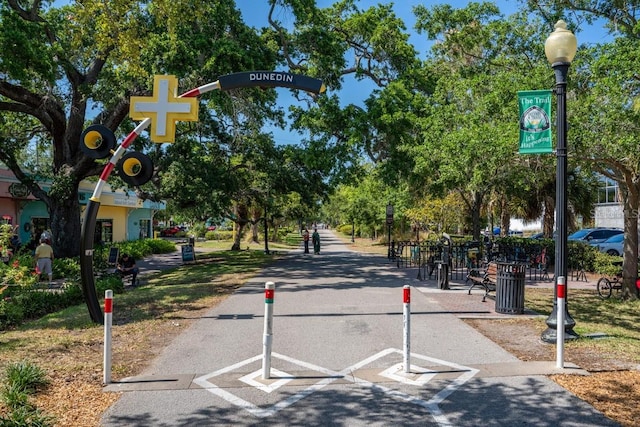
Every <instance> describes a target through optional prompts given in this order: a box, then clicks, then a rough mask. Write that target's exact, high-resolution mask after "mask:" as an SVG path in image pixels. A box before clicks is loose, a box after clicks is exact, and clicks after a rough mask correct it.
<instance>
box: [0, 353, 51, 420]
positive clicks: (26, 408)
mask: <svg viewBox="0 0 640 427" xmlns="http://www.w3.org/2000/svg"><path fill="white" fill-rule="evenodd" d="M47 385H49V380H48V379H47V378H46V373H45V371H44V370H42V369H41V368H40V367H38V366H37V365H35V364H33V363H31V362H17V363H12V364H10V365H8V366H7V368H6V370H5V374H4V378H3V384H2V390H1V392H0V399H2V402H3V403H4V404H5V405H6V407H7V408H8V409H9V412H8V413H5V414H4V415H2V416H0V426H34V427H46V426H52V425H53V424H54V422H55V419H54V418H53V417H51V416H50V415H47V414H45V413H43V412H42V411H41V410H39V409H38V408H36V407H35V406H33V405H32V404H31V403H30V402H29V396H30V395H33V394H35V393H36V392H37V391H39V390H40V389H42V388H44V387H46V386H47Z"/></svg>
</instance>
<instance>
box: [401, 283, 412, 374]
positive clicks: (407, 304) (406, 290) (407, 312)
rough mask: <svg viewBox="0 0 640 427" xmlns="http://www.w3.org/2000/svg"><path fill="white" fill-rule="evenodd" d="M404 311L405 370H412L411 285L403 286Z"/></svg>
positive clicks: (403, 342) (403, 344)
mask: <svg viewBox="0 0 640 427" xmlns="http://www.w3.org/2000/svg"><path fill="white" fill-rule="evenodd" d="M402 297H403V312H402V324H403V326H404V328H403V329H404V337H403V340H402V349H403V354H404V358H403V364H404V372H406V373H409V372H411V286H409V285H404V286H403V287H402Z"/></svg>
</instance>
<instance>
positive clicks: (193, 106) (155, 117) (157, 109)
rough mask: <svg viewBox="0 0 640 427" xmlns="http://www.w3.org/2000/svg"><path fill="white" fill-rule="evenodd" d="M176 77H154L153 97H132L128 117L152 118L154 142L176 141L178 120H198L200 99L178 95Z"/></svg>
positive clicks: (137, 118) (152, 138)
mask: <svg viewBox="0 0 640 427" xmlns="http://www.w3.org/2000/svg"><path fill="white" fill-rule="evenodd" d="M177 93H178V79H177V78H176V76H154V77H153V96H132V97H131V102H130V107H129V116H130V117H131V118H132V119H133V120H144V119H146V118H150V119H151V140H152V141H153V142H174V141H175V138H176V122H177V121H178V120H181V121H189V122H195V121H198V100H197V99H196V98H178V95H177Z"/></svg>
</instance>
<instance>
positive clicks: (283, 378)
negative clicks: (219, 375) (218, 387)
mask: <svg viewBox="0 0 640 427" xmlns="http://www.w3.org/2000/svg"><path fill="white" fill-rule="evenodd" d="M261 375H262V369H259V370H257V371H255V372H252V373H250V374H247V375H245V376H243V377H240V378H239V380H240V381H242V382H243V383H245V384H248V385H250V386H251V387H255V388H257V389H258V390H262V391H264V392H265V393H271V392H272V391H274V390H277V389H279V388H280V387H282V386H283V385H285V384H286V383H288V382H289V381H291V380H293V377H292V376H291V375H289V374H287V373H286V372H282V371H279V370H277V369H275V368H271V377H279V378H280V379H279V380H277V381H274V382H273V383H271V384H263V383H261V382H259V381H257V380H255V378H256V377H261ZM287 377H288V378H287Z"/></svg>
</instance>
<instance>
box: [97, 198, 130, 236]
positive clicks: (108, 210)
mask: <svg viewBox="0 0 640 427" xmlns="http://www.w3.org/2000/svg"><path fill="white" fill-rule="evenodd" d="M128 214H129V209H128V208H123V207H119V206H104V205H100V209H99V210H98V216H97V219H98V220H101V219H109V220H112V221H113V241H114V242H121V241H123V240H126V238H127V234H126V232H127V230H126V228H127V227H126V226H127V216H128Z"/></svg>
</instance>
